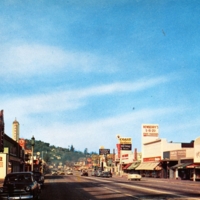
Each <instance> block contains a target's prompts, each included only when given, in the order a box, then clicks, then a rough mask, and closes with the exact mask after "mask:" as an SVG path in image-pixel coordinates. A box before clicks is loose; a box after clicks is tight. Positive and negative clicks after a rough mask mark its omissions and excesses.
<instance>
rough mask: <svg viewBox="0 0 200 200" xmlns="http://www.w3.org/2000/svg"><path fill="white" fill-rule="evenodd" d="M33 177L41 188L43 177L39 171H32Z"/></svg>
mask: <svg viewBox="0 0 200 200" xmlns="http://www.w3.org/2000/svg"><path fill="white" fill-rule="evenodd" d="M33 176H34V178H35V180H36V181H37V182H38V183H39V184H40V185H41V187H44V175H43V174H42V173H41V172H39V171H33Z"/></svg>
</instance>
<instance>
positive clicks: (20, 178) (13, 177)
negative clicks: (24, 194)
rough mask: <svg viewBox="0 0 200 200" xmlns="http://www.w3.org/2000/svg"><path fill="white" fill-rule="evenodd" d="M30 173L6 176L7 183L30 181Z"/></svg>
mask: <svg viewBox="0 0 200 200" xmlns="http://www.w3.org/2000/svg"><path fill="white" fill-rule="evenodd" d="M30 181H31V175H30V174H12V175H9V176H7V177H6V179H5V184H9V183H19V182H30Z"/></svg>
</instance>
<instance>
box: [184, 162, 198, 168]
mask: <svg viewBox="0 0 200 200" xmlns="http://www.w3.org/2000/svg"><path fill="white" fill-rule="evenodd" d="M186 168H198V169H199V168H200V164H196V163H193V164H190V165H187V166H186Z"/></svg>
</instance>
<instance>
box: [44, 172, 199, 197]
mask: <svg viewBox="0 0 200 200" xmlns="http://www.w3.org/2000/svg"><path fill="white" fill-rule="evenodd" d="M199 188H200V182H192V181H178V180H167V179H164V180H163V179H151V178H149V179H147V178H144V179H142V180H141V181H127V180H126V179H125V178H121V177H113V178H100V177H92V176H89V177H82V176H80V174H75V175H68V176H67V175H66V176H51V175H47V176H45V187H44V188H43V190H42V194H41V199H43V200H46V199H48V200H97V199H102V200H103V199H107V200H133V199H137V200H138V199H140V200H147V199H148V200H150V199H156V200H197V199H198V200H199V199H200V190H199Z"/></svg>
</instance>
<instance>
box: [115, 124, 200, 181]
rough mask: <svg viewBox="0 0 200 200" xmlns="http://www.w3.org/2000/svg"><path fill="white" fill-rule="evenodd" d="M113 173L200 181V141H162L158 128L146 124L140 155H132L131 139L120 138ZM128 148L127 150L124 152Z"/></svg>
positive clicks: (133, 153)
mask: <svg viewBox="0 0 200 200" xmlns="http://www.w3.org/2000/svg"><path fill="white" fill-rule="evenodd" d="M117 139H118V144H117V155H116V157H115V164H114V168H113V172H114V173H116V174H120V175H123V174H127V173H139V174H141V175H142V176H143V177H152V178H173V179H182V180H193V181H196V180H200V137H198V138H196V139H195V140H193V141H191V142H188V143H185V142H184V143H177V142H172V141H170V142H168V141H167V140H166V139H162V138H159V126H158V125H157V124H143V125H142V135H141V141H142V143H141V146H142V149H141V153H137V150H134V152H132V149H131V145H132V144H131V142H132V140H131V138H124V137H123V138H122V137H121V136H119V135H118V137H117ZM124 147H126V148H124Z"/></svg>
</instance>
